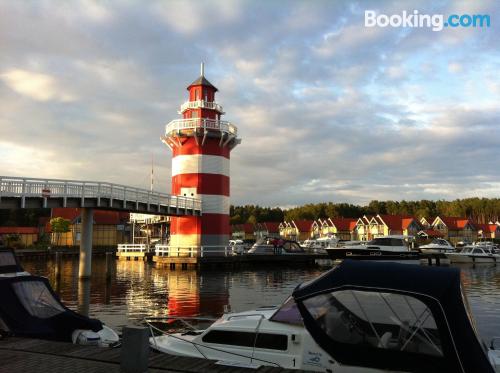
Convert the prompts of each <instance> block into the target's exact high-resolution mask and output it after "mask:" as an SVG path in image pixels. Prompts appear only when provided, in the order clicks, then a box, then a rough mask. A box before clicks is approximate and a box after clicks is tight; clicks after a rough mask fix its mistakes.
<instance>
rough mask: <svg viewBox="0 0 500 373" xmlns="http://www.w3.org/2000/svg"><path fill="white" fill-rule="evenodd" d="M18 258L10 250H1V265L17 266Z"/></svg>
mask: <svg viewBox="0 0 500 373" xmlns="http://www.w3.org/2000/svg"><path fill="white" fill-rule="evenodd" d="M15 265H17V263H16V258H15V257H14V255H13V254H12V253H11V252H9V251H0V267H6V266H15Z"/></svg>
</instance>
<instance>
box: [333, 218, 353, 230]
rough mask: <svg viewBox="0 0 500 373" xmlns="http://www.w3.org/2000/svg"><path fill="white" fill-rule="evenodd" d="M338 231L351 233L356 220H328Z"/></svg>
mask: <svg viewBox="0 0 500 373" xmlns="http://www.w3.org/2000/svg"><path fill="white" fill-rule="evenodd" d="M328 220H329V221H330V222H331V223H333V225H335V227H337V229H338V230H339V231H352V230H354V227H356V221H357V219H347V218H333V219H332V218H330V219H328Z"/></svg>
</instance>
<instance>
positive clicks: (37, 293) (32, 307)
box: [12, 281, 65, 319]
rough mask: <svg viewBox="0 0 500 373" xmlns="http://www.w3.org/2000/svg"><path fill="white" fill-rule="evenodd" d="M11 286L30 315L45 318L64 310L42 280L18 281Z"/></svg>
mask: <svg viewBox="0 0 500 373" xmlns="http://www.w3.org/2000/svg"><path fill="white" fill-rule="evenodd" d="M12 288H13V289H14V292H15V293H16V295H17V298H18V299H19V301H20V302H21V304H22V305H23V307H24V308H25V309H26V311H28V313H29V314H30V315H31V316H35V317H39V318H41V319H47V318H49V317H53V316H55V315H58V314H60V313H62V312H64V311H65V310H64V308H63V306H62V305H61V303H59V302H58V301H57V299H55V298H54V296H53V295H52V293H51V292H50V290H49V289H48V288H47V286H46V285H45V283H43V282H42V281H19V282H15V283H13V284H12Z"/></svg>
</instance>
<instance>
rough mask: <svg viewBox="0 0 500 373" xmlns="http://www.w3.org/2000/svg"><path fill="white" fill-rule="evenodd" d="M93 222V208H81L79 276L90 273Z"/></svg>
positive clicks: (87, 276) (85, 275) (86, 275)
mask: <svg viewBox="0 0 500 373" xmlns="http://www.w3.org/2000/svg"><path fill="white" fill-rule="evenodd" d="M93 224H94V210H93V209H91V208H83V209H82V224H81V227H82V231H81V240H80V265H79V268H78V277H79V278H90V275H91V274H92V229H93Z"/></svg>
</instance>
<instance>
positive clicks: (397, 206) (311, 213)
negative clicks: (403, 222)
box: [231, 198, 500, 224]
mask: <svg viewBox="0 0 500 373" xmlns="http://www.w3.org/2000/svg"><path fill="white" fill-rule="evenodd" d="M377 214H390V215H412V216H416V217H417V218H421V217H426V218H434V217H436V216H437V215H441V216H458V217H467V218H470V219H472V220H473V221H475V222H477V223H482V224H485V223H488V222H489V221H493V222H495V221H497V220H500V198H466V199H456V200H454V201H444V200H439V201H430V200H425V199H424V200H421V201H405V200H403V201H377V200H373V201H371V202H370V203H369V204H368V205H367V206H358V205H351V204H348V203H332V202H328V203H315V204H313V203H309V204H306V205H303V206H299V207H294V208H291V209H288V210H284V209H281V208H279V207H275V208H270V207H260V206H254V205H246V206H231V224H241V223H247V222H249V223H254V222H265V221H283V220H316V219H318V218H323V219H324V218H327V217H330V218H335V217H345V218H359V217H361V216H363V215H377Z"/></svg>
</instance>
